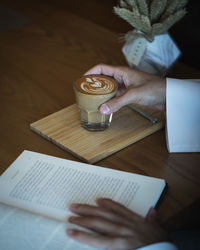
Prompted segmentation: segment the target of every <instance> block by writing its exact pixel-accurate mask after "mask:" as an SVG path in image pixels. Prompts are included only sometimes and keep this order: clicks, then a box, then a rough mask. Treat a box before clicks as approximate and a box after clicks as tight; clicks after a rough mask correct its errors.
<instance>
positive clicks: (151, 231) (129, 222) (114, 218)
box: [67, 198, 167, 249]
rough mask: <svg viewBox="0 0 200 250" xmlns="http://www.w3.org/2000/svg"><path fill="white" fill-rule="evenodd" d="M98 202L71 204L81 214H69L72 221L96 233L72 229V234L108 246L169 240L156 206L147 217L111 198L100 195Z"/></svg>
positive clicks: (115, 246)
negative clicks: (158, 218) (159, 219)
mask: <svg viewBox="0 0 200 250" xmlns="http://www.w3.org/2000/svg"><path fill="white" fill-rule="evenodd" d="M96 204H97V206H91V205H85V204H71V205H70V207H69V209H70V210H71V211H72V212H73V213H75V214H76V215H78V216H71V217H69V222H70V223H73V224H76V225H79V226H81V227H84V228H86V229H89V230H91V231H93V232H95V234H94V233H93V232H91V233H90V232H86V231H81V230H77V229H68V230H67V234H68V236H69V237H71V238H73V239H75V240H78V241H80V242H83V243H86V244H89V245H92V246H95V247H102V248H106V249H135V248H138V247H142V246H145V245H148V244H151V243H155V242H160V241H165V240H166V239H167V233H166V232H165V230H164V229H162V228H161V226H160V225H159V223H158V220H157V216H156V211H155V210H154V209H153V208H151V209H150V210H149V212H148V214H147V216H146V217H145V218H143V217H141V216H139V215H137V214H136V213H134V212H132V211H131V210H129V209H127V208H126V207H124V206H122V205H121V204H119V203H117V202H115V201H112V200H110V199H104V198H99V199H97V200H96Z"/></svg>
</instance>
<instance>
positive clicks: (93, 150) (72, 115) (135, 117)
mask: <svg viewBox="0 0 200 250" xmlns="http://www.w3.org/2000/svg"><path fill="white" fill-rule="evenodd" d="M145 111H146V113H148V114H150V115H152V116H154V117H156V118H158V122H157V123H155V124H153V123H152V122H150V121H149V120H147V119H146V118H144V117H143V116H141V115H140V114H138V113H137V112H135V111H133V110H132V109H130V108H129V107H124V108H122V109H121V110H120V111H118V112H117V113H115V114H114V116H113V120H112V124H111V127H110V128H109V129H106V130H105V131H100V132H90V131H87V130H86V129H84V128H82V127H81V124H80V115H79V111H78V108H77V105H76V104H73V105H71V106H69V107H67V108H64V109H62V110H60V111H58V112H56V113H54V114H51V115H49V116H47V117H44V118H42V119H41V120H39V121H36V122H34V123H32V124H31V125H30V128H31V129H32V130H33V131H34V132H36V133H38V134H39V135H41V136H43V137H44V138H46V139H47V140H49V141H51V142H53V143H55V144H56V145H57V146H59V147H61V148H62V149H64V150H66V151H68V152H70V153H72V154H73V155H75V156H76V157H78V158H80V159H81V160H83V161H86V162H88V163H96V162H98V161H100V160H102V159H104V158H106V157H108V156H109V155H111V154H114V153H116V152H117V151H119V150H121V149H123V148H125V147H127V146H129V145H131V144H133V143H134V142H137V141H139V140H141V139H143V138H145V137H146V136H148V135H151V134H153V133H155V132H156V131H158V130H159V129H161V128H163V127H164V115H163V113H162V112H159V111H155V110H154V111H153V110H149V109H147V108H146V109H145Z"/></svg>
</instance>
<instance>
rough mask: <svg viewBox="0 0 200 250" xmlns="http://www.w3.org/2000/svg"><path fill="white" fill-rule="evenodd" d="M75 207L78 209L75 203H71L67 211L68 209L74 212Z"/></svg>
mask: <svg viewBox="0 0 200 250" xmlns="http://www.w3.org/2000/svg"><path fill="white" fill-rule="evenodd" d="M77 207H78V205H77V204H76V203H72V204H70V205H69V209H70V210H74V209H76V208H77Z"/></svg>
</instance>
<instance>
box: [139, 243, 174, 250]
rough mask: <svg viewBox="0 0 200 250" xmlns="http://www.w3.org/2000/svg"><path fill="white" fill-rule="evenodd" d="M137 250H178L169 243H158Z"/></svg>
mask: <svg viewBox="0 0 200 250" xmlns="http://www.w3.org/2000/svg"><path fill="white" fill-rule="evenodd" d="M137 250H178V248H177V247H176V246H175V245H173V244H172V243H170V242H159V243H155V244H151V245H148V246H145V247H140V248H137Z"/></svg>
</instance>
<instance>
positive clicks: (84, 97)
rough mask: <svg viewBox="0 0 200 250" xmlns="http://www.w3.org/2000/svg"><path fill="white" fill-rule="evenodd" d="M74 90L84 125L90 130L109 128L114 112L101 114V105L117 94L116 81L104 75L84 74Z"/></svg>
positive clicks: (75, 84)
mask: <svg viewBox="0 0 200 250" xmlns="http://www.w3.org/2000/svg"><path fill="white" fill-rule="evenodd" d="M74 92H75V96H76V103H77V105H78V108H79V111H80V119H81V125H82V127H83V128H85V129H87V130H90V131H101V130H105V129H106V128H108V127H109V126H110V124H111V121H112V114H109V115H103V114H101V113H100V111H99V107H100V106H101V104H103V103H105V102H107V101H108V100H109V99H111V98H112V97H114V96H115V95H116V92H117V83H116V81H115V80H114V79H113V78H111V77H108V76H104V75H87V76H83V77H81V78H80V79H78V80H77V81H76V82H75V83H74Z"/></svg>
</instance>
